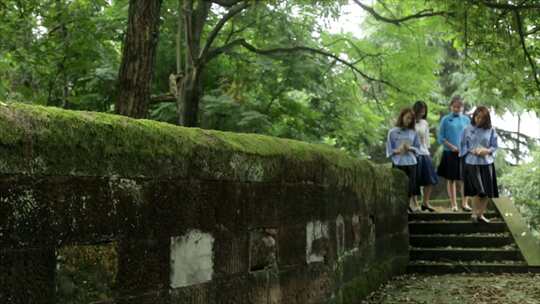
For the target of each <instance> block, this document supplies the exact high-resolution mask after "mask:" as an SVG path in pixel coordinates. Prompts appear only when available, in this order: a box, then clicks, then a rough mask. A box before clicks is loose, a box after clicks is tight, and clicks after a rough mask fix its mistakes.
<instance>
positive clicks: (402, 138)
mask: <svg viewBox="0 0 540 304" xmlns="http://www.w3.org/2000/svg"><path fill="white" fill-rule="evenodd" d="M404 143H407V144H409V146H411V148H412V150H414V152H413V151H408V152H406V153H403V154H394V150H395V149H397V148H398V147H399V146H401V145H402V144H404ZM419 150H420V142H419V141H418V136H417V135H416V132H415V131H414V130H412V129H403V128H397V127H394V128H392V129H390V131H388V139H387V141H386V157H390V158H391V159H392V163H393V164H394V165H396V166H411V165H416V155H415V154H417V153H418V152H419Z"/></svg>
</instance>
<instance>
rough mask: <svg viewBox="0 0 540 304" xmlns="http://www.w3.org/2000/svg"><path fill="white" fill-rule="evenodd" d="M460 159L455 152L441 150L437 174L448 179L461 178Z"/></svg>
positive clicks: (461, 165)
mask: <svg viewBox="0 0 540 304" xmlns="http://www.w3.org/2000/svg"><path fill="white" fill-rule="evenodd" d="M462 167H463V164H462V160H461V158H460V157H459V154H458V153H457V152H452V151H443V155H442V158H441V163H440V164H439V167H438V168H437V174H438V175H439V176H442V177H444V178H446V179H448V180H462V179H463V176H462V174H461V173H462V172H461V171H462Z"/></svg>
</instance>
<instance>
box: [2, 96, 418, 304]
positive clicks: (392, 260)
mask: <svg viewBox="0 0 540 304" xmlns="http://www.w3.org/2000/svg"><path fill="white" fill-rule="evenodd" d="M406 206H407V195H406V179H405V176H404V174H403V173H402V172H401V171H398V170H392V169H390V168H389V167H387V166H376V165H374V164H372V163H371V162H369V161H362V160H357V159H354V158H352V157H349V156H348V155H347V154H346V153H344V152H342V151H339V150H337V149H334V148H332V147H329V146H325V145H313V144H308V143H303V142H298V141H294V140H286V139H278V138H272V137H268V136H262V135H254V134H235V133H227V132H217V131H207V130H201V129H190V128H182V127H177V126H173V125H169V124H164V123H159V122H154V121H148V120H135V119H130V118H126V117H121V116H115V115H108V114H102V113H90V112H75V111H65V110H61V109H57V108H47V107H40V106H31V105H26V104H9V105H5V104H1V103H0V282H2V284H0V285H1V286H0V303H14V304H17V303H46V304H49V303H72V302H77V303H79V302H81V303H82V302H85V303H86V302H88V301H86V300H85V301H82V300H81V299H82V298H80V297H84V298H86V297H87V296H88V297H92V301H94V300H98V298H99V299H101V297H102V295H103V299H107V300H104V301H102V302H99V303H119V302H122V303H123V299H128V298H129V299H131V300H130V303H131V302H133V303H156V304H171V303H194V304H195V303H202V302H204V303H218V302H220V303H221V302H227V303H270V302H272V303H294V304H305V303H337V304H352V303H357V302H358V301H359V300H360V299H361V298H362V297H364V296H365V295H366V294H368V293H369V292H370V291H372V290H373V289H374V288H376V286H377V285H378V284H380V283H381V282H383V281H385V280H386V279H387V278H389V277H391V276H393V275H396V274H400V273H402V272H404V271H405V267H406V264H407V260H408V246H409V243H408V230H407V227H408V221H407V213H406ZM199 240H202V241H201V243H200V244H199ZM194 248H195V249H197V250H200V252H199V251H197V254H185V252H188V251H189V252H191V250H193V249H194ZM87 252H92V255H91V256H92V259H91V260H86V259H85V258H84V257H87V256H90V255H88V254H86V253H87ZM96 255H98V256H97V257H95V256H96ZM85 265H86V266H85ZM87 265H93V266H92V267H90V268H89V270H88V272H86V271H79V270H80V269H83V268H84V269H86V267H87ZM111 265H113V266H111ZM186 265H197V267H185V266H186ZM188 268H189V269H188ZM98 273H100V274H103V275H105V277H106V278H107V279H105V280H101V279H97V280H94V279H92V280H87V277H86V275H88V276H90V277H96V278H98V276H94V274H98ZM74 274H82V275H83V276H75V275H74ZM99 278H101V276H99ZM88 282H91V283H89V284H87V283H88ZM70 286H71V287H75V288H71V287H70ZM68 287H69V288H68ZM94 289H96V290H97V289H99V290H102V291H103V293H101V292H100V293H99V297H97V296H96V294H94V292H93V290H94ZM79 296H80V297H79ZM201 297H202V298H201ZM62 299H67V300H68V301H67V302H63V300H62ZM201 299H203V300H201ZM96 303H97V302H96Z"/></svg>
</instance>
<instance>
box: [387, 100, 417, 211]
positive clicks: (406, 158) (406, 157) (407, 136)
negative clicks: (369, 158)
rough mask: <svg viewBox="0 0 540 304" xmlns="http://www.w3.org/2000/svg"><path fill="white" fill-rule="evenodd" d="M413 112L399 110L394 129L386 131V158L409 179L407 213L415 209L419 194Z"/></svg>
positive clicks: (410, 110) (408, 109)
mask: <svg viewBox="0 0 540 304" xmlns="http://www.w3.org/2000/svg"><path fill="white" fill-rule="evenodd" d="M414 125H415V118H414V111H413V110H412V109H410V108H407V109H403V110H401V113H399V117H398V120H397V123H396V127H394V128H392V129H391V130H390V131H388V140H387V141H386V156H387V157H390V158H391V159H392V166H393V167H394V168H397V169H399V170H402V171H403V172H405V174H407V176H408V177H409V187H408V194H409V208H408V210H409V212H412V211H413V209H412V208H411V205H414V206H415V207H416V208H417V209H418V206H417V205H416V204H417V202H415V200H414V196H415V195H419V194H420V188H419V187H418V185H417V183H416V164H417V160H416V154H417V153H418V151H419V149H420V142H419V141H418V136H417V135H416V132H415V130H414Z"/></svg>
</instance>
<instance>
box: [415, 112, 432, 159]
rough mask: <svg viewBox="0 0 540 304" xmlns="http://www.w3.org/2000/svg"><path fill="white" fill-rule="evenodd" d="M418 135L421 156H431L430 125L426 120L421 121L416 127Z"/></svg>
mask: <svg viewBox="0 0 540 304" xmlns="http://www.w3.org/2000/svg"><path fill="white" fill-rule="evenodd" d="M414 129H415V130H416V134H417V135H418V140H419V142H420V151H419V152H418V154H420V155H429V146H430V143H429V125H428V123H427V121H426V120H425V119H420V121H418V122H416V124H415V125H414Z"/></svg>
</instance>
